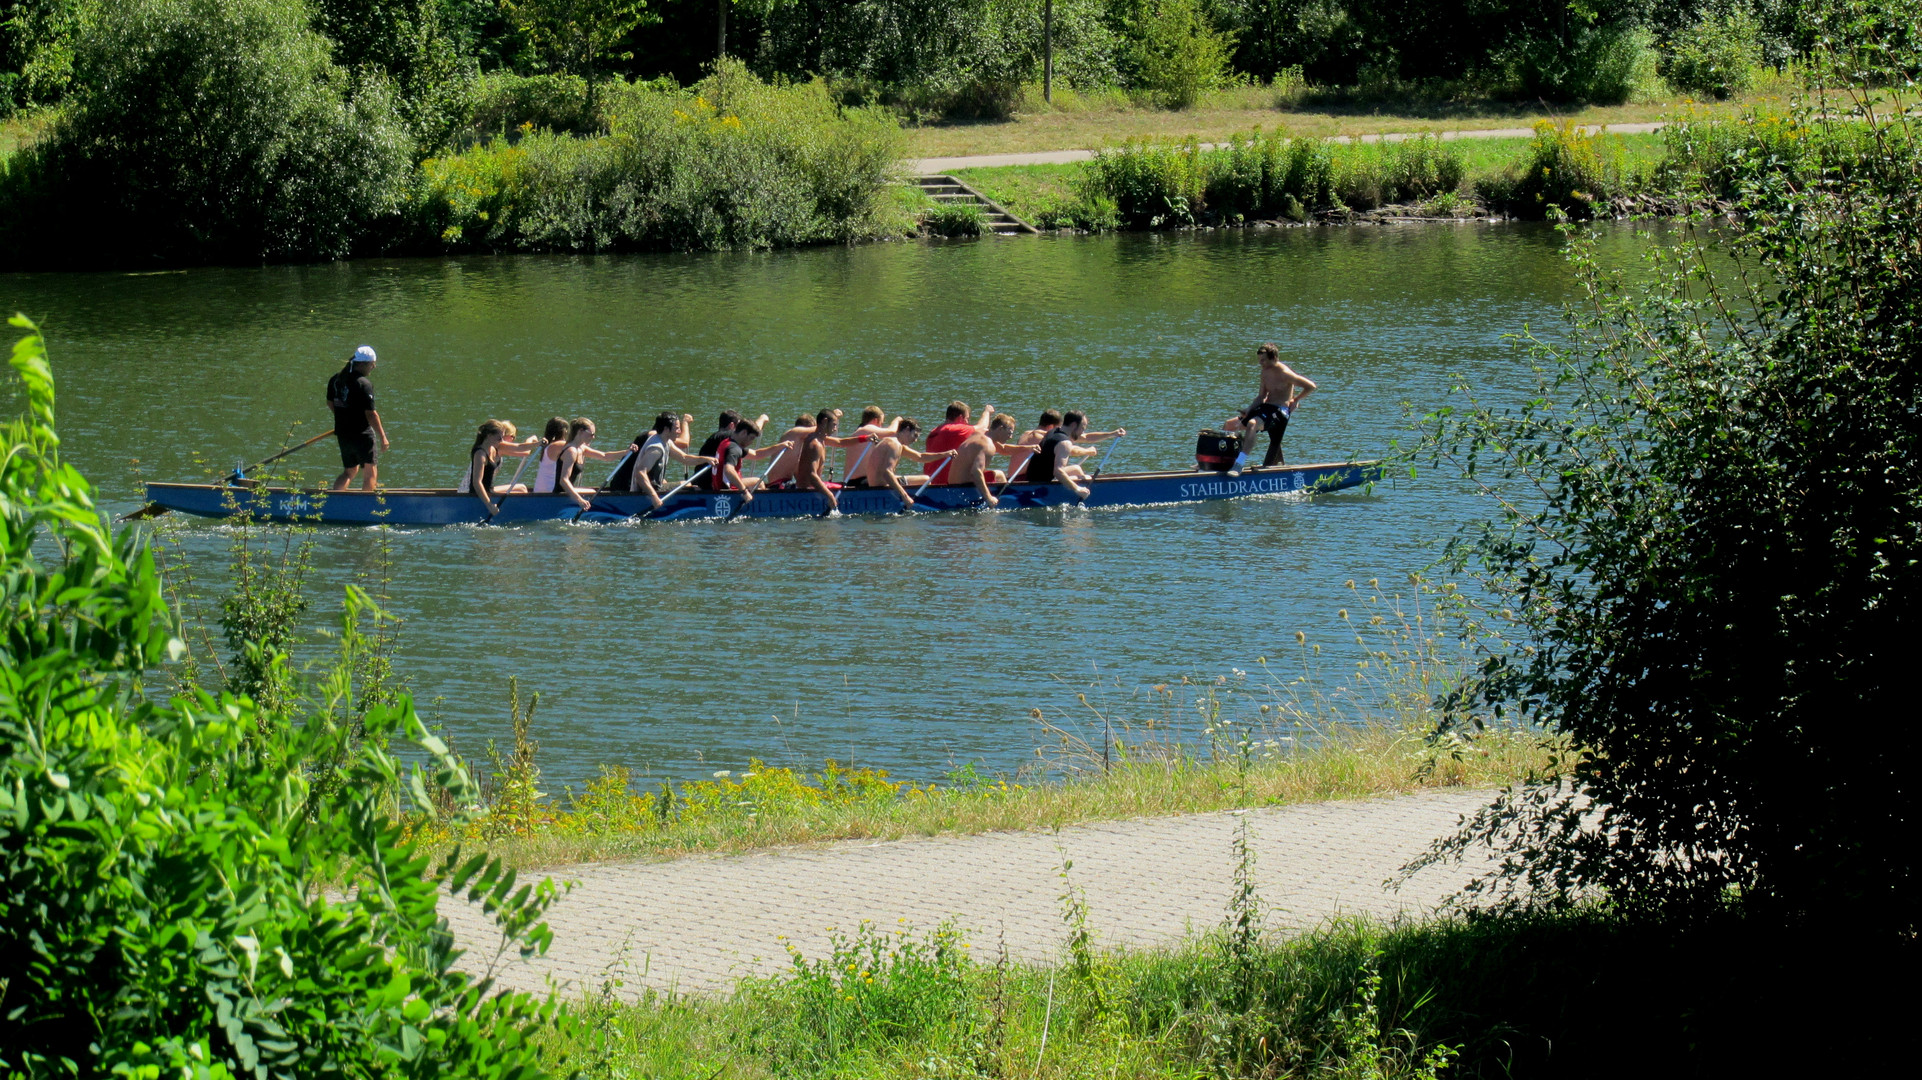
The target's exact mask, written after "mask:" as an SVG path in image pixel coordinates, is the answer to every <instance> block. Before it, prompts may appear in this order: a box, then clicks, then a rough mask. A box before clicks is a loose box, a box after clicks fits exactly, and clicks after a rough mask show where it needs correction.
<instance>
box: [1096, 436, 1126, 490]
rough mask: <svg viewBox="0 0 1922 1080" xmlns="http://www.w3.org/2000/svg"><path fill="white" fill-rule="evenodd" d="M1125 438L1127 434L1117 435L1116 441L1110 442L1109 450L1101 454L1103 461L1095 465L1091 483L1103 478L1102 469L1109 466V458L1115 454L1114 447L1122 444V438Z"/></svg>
mask: <svg viewBox="0 0 1922 1080" xmlns="http://www.w3.org/2000/svg"><path fill="white" fill-rule="evenodd" d="M1125 438H1127V436H1126V435H1116V436H1115V437H1114V441H1113V442H1111V443H1109V444H1108V452H1107V453H1105V454H1103V455H1101V461H1100V462H1099V463H1098V464H1096V465H1095V467H1094V475H1093V476H1090V477H1088V481H1089V483H1093V482H1094V481H1096V480H1099V479H1101V470H1103V469H1105V468H1107V467H1108V459H1109V458H1110V457H1113V456H1114V448H1115V447H1117V446H1120V445H1121V440H1123V439H1125Z"/></svg>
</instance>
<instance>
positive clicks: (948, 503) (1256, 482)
mask: <svg viewBox="0 0 1922 1080" xmlns="http://www.w3.org/2000/svg"><path fill="white" fill-rule="evenodd" d="M1380 472H1381V468H1380V463H1379V462H1375V461H1360V462H1344V463H1339V464H1323V465H1282V466H1276V467H1274V468H1267V469H1251V470H1249V471H1247V472H1244V473H1242V474H1240V475H1238V476H1230V475H1227V474H1226V473H1218V472H1143V473H1127V474H1117V475H1113V476H1096V477H1095V478H1094V479H1092V480H1090V481H1088V482H1087V487H1088V489H1089V494H1088V497H1087V498H1086V499H1077V498H1075V495H1074V492H1072V491H1070V490H1069V489H1068V488H1067V487H1066V486H1064V485H1061V484H1030V483H1021V482H1017V483H1014V484H1012V485H1009V486H1008V487H1006V488H1005V489H1001V488H1000V487H999V485H997V487H996V493H997V495H998V496H999V498H1000V506H999V507H998V508H997V509H1000V510H1027V509H1036V508H1044V507H1058V506H1087V507H1116V506H1157V505H1164V504H1169V503H1190V502H1209V501H1213V500H1217V499H1239V498H1247V497H1250V496H1259V495H1287V494H1294V493H1300V492H1328V491H1339V490H1341V489H1343V488H1352V487H1358V486H1360V485H1362V484H1365V483H1369V482H1371V481H1373V480H1375V479H1378V478H1379V475H1380ZM146 487H147V498H148V499H149V500H151V502H150V506H151V507H153V508H157V509H162V510H176V511H179V512H181V513H185V514H193V515H196V516H199V517H207V518H235V517H243V516H244V517H247V518H249V519H251V520H255V521H279V522H290V523H300V524H325V525H408V526H423V525H481V524H491V525H514V524H521V523H525V522H537V521H584V522H595V523H602V524H613V523H619V522H627V521H691V520H701V519H709V520H731V519H734V518H744V517H745V518H807V517H820V516H822V515H823V514H825V513H826V512H827V509H828V505H827V500H826V499H825V498H823V497H822V496H821V495H819V494H818V493H815V492H812V491H791V490H788V491H770V492H766V493H764V494H760V495H756V496H755V497H754V499H753V500H752V501H745V500H743V499H742V498H741V493H740V492H738V491H720V492H713V491H700V490H696V489H694V488H692V487H688V488H684V489H683V490H681V491H679V492H678V493H676V494H674V495H673V496H671V497H669V498H668V499H667V500H666V501H665V502H663V503H662V504H661V507H660V509H658V510H656V509H654V508H653V507H651V506H650V505H649V504H648V500H647V497H646V496H645V495H641V494H639V493H627V492H619V493H613V492H602V493H599V494H596V495H594V496H593V498H592V499H591V505H590V507H589V508H588V509H587V510H585V511H583V510H582V509H581V508H580V507H579V506H577V505H576V504H575V503H574V501H573V500H572V499H570V498H568V497H567V496H566V495H561V494H539V495H536V494H511V495H497V496H495V504H496V505H497V506H498V507H499V511H500V512H499V513H497V514H495V515H494V516H493V517H492V518H489V517H488V516H487V513H486V510H485V509H484V508H483V507H482V506H481V504H480V501H479V500H478V499H476V498H475V497H474V496H473V495H471V494H465V493H462V492H459V491H455V490H453V489H452V488H385V489H382V490H379V491H372V492H368V491H360V490H357V489H353V490H346V491H327V490H322V489H317V488H286V487H273V486H268V485H259V484H255V483H252V482H250V481H240V482H237V483H225V484H166V483H149V484H147V485H146ZM836 494H837V496H838V498H839V499H840V503H841V512H842V513H843V514H898V513H902V512H903V509H902V506H901V499H900V498H899V497H898V496H897V495H895V494H894V492H893V491H891V490H888V489H886V488H881V489H872V488H843V489H840V490H838V491H837V492H836ZM910 494H913V491H912V489H910ZM985 505H986V503H985V501H984V500H983V499H982V498H981V493H980V492H979V491H977V490H976V489H975V488H974V486H973V485H971V484H940V485H934V486H930V487H928V488H927V489H925V490H923V491H921V492H920V493H919V494H918V495H916V497H915V505H914V510H915V511H916V512H923V513H927V512H943V511H958V510H976V509H981V508H983V507H984V506H985Z"/></svg>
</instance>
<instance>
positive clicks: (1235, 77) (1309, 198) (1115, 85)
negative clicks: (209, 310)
mask: <svg viewBox="0 0 1922 1080" xmlns="http://www.w3.org/2000/svg"><path fill="white" fill-rule="evenodd" d="M1424 7H1425V6H1424V5H1414V6H1412V7H1411V6H1410V5H1408V4H1406V3H1404V2H1403V0H1349V2H1348V3H1346V4H1344V5H1334V4H1320V3H1315V4H1306V3H1297V2H1295V0H1286V2H1281V0H1277V2H1274V3H1267V2H1262V3H1256V2H1253V0H1231V2H1226V3H1213V2H1209V3H1203V2H1202V0H1058V2H1050V3H1048V4H1045V5H1044V4H1043V2H1042V0H961V2H958V3H955V4H941V5H917V4H915V3H910V2H907V0H861V2H859V3H850V4H838V3H823V2H818V0H795V2H792V3H779V4H773V5H769V6H766V7H762V6H758V5H733V4H727V5H724V6H723V7H722V8H717V9H715V10H714V11H712V12H708V13H706V14H707V15H708V16H712V17H714V19H715V21H713V22H710V21H707V19H706V18H705V17H704V16H702V15H697V14H696V13H695V11H694V6H681V5H676V4H667V5H661V6H650V5H647V4H643V3H640V2H638V0H597V2H594V3H572V2H570V3H560V2H557V0H398V2H391V3H389V2H382V3H374V2H372V0H311V2H309V0H34V2H32V3H21V4H15V5H12V6H11V7H8V8H7V11H9V12H12V13H13V14H11V15H9V16H8V17H6V18H4V19H0V115H7V114H10V116H11V118H10V119H8V120H7V121H6V122H5V128H4V131H0V267H7V268H18V269H48V268H71V269H103V268H142V267H148V266H152V265H180V264H195V263H234V264H249V263H259V262H263V261H268V262H275V261H301V260H324V259H336V258H342V257H348V256H355V255H387V254H409V255H436V254H457V253H473V252H482V253H485V252H611V251H647V250H703V249H720V248H764V247H783V246H794V245H805V244H823V243H847V242H852V241H860V240H875V239H885V238H891V237H893V238H898V237H904V236H912V235H918V234H934V235H970V234H973V233H976V232H979V227H978V223H976V222H972V221H969V220H960V219H964V218H968V216H969V215H968V212H967V211H946V212H937V210H936V208H934V207H931V206H928V205H926V204H925V203H924V202H921V201H918V200H917V199H916V198H915V197H914V195H913V194H912V193H909V192H904V191H902V190H900V189H899V188H898V187H896V185H897V184H898V182H899V181H900V180H901V179H902V174H903V173H904V171H905V170H906V167H907V163H908V162H909V161H911V160H913V159H914V158H916V157H920V156H926V155H933V154H941V153H954V152H957V151H961V150H967V151H981V150H993V149H1013V148H1017V147H1021V148H1025V147H1029V146H1046V147H1049V148H1054V147H1059V146H1064V145H1066V146H1088V147H1105V148H1109V150H1110V154H1109V155H1108V156H1106V157H1104V160H1110V161H1120V162H1121V163H1122V165H1123V166H1124V167H1125V168H1126V169H1127V170H1128V171H1130V172H1131V174H1132V176H1131V178H1128V179H1123V178H1119V177H1117V176H1116V175H1115V170H1114V169H1113V168H1103V167H1100V166H1096V167H1091V168H1087V169H1083V170H1080V175H1079V176H1078V177H1077V178H1076V181H1075V184H1074V186H1075V188H1076V194H1075V197H1074V198H1073V199H1072V200H1060V199H1056V200H1052V201H1050V202H1049V203H1047V204H1046V205H1042V206H1033V207H1028V208H1027V210H1028V213H1029V214H1031V215H1033V216H1034V217H1036V218H1039V219H1040V221H1038V222H1036V223H1037V224H1043V225H1044V227H1048V228H1074V229H1083V230H1103V229H1110V228H1151V227H1184V226H1187V225H1191V224H1206V225H1216V224H1235V223H1237V222H1239V221H1242V220H1247V219H1250V218H1253V217H1256V216H1259V217H1260V218H1262V219H1267V220H1281V219H1284V218H1287V217H1291V216H1292V217H1294V218H1296V219H1297V220H1310V219H1314V220H1336V219H1339V218H1340V215H1343V214H1347V213H1352V212H1357V211H1362V212H1365V211H1370V210H1373V209H1375V208H1376V207H1378V206H1381V205H1385V204H1396V205H1399V204H1403V203H1410V202H1416V203H1419V204H1420V206H1421V207H1422V209H1421V213H1423V214H1425V215H1428V216H1438V217H1450V216H1456V212H1457V210H1459V209H1461V208H1464V207H1465V208H1468V209H1470V210H1474V211H1477V212H1482V213H1500V214H1509V215H1517V216H1523V217H1541V216H1544V215H1545V214H1546V213H1547V212H1548V209H1549V207H1551V206H1560V207H1561V208H1562V209H1564V210H1568V211H1570V212H1573V213H1577V214H1578V215H1579V214H1583V213H1588V212H1590V211H1591V210H1592V209H1594V208H1596V207H1598V206H1599V207H1605V208H1607V209H1608V210H1609V211H1610V212H1615V211H1618V210H1621V209H1623V206H1622V205H1621V198H1622V197H1623V196H1625V195H1632V196H1636V197H1638V198H1641V197H1644V196H1645V197H1646V198H1642V200H1641V201H1640V202H1638V203H1636V204H1635V205H1634V207H1633V208H1634V209H1635V210H1637V211H1639V212H1651V211H1665V210H1673V209H1676V208H1679V207H1683V206H1687V205H1691V204H1692V202H1693V201H1695V200H1696V199H1697V198H1698V197H1700V196H1701V195H1702V194H1703V192H1701V191H1698V190H1697V189H1713V188H1714V187H1715V186H1716V185H1715V179H1716V176H1715V173H1714V171H1713V170H1714V168H1715V163H1714V162H1713V161H1704V160H1700V159H1698V158H1697V157H1695V156H1689V155H1682V156H1679V157H1678V156H1676V155H1675V154H1674V153H1673V148H1670V151H1671V152H1670V154H1669V157H1668V159H1666V161H1665V165H1664V168H1663V169H1662V170H1658V171H1659V172H1661V175H1660V176H1654V175H1641V174H1636V175H1634V176H1617V175H1614V174H1612V173H1610V172H1609V170H1608V168H1607V167H1605V166H1603V167H1600V171H1595V170H1589V171H1587V172H1584V171H1583V170H1582V168H1580V167H1579V166H1580V162H1579V161H1575V160H1574V159H1570V161H1569V162H1568V163H1567V164H1569V165H1571V166H1573V167H1574V171H1573V172H1571V173H1570V175H1569V176H1568V177H1567V178H1566V182H1565V183H1562V182H1560V181H1559V180H1558V182H1557V183H1558V184H1559V186H1560V187H1561V188H1565V189H1566V190H1554V189H1555V188H1556V187H1557V184H1550V185H1541V184H1537V183H1534V182H1533V181H1529V180H1528V177H1529V176H1530V175H1531V174H1532V171H1533V170H1534V169H1535V168H1536V167H1537V166H1538V165H1539V164H1540V163H1541V160H1540V159H1541V154H1542V151H1541V150H1540V149H1539V148H1537V149H1536V150H1534V151H1531V152H1527V153H1517V154H1516V155H1514V156H1513V157H1512V158H1511V159H1510V160H1508V161H1506V162H1504V163H1503V167H1502V168H1501V169H1498V170H1491V171H1490V172H1488V173H1487V174H1484V173H1482V172H1473V173H1461V175H1460V179H1459V180H1458V182H1456V183H1453V184H1451V183H1449V182H1448V180H1449V178H1450V177H1451V176H1452V175H1454V173H1451V172H1449V171H1448V170H1449V165H1448V157H1447V155H1446V154H1440V155H1429V156H1430V157H1432V158H1434V161H1433V162H1431V164H1432V165H1436V166H1438V167H1440V168H1441V170H1442V171H1441V172H1436V171H1435V169H1434V168H1428V169H1427V171H1425V172H1422V173H1421V174H1420V175H1419V176H1413V178H1412V179H1411V174H1408V173H1407V170H1406V168H1405V166H1406V165H1407V161H1406V158H1405V155H1397V154H1393V153H1389V152H1387V151H1385V150H1381V151H1365V152H1357V153H1353V154H1350V153H1347V152H1345V151H1341V150H1339V149H1328V148H1326V146H1325V145H1324V143H1323V142H1322V140H1323V139H1324V138H1326V137H1328V136H1332V135H1335V134H1361V133H1368V132H1382V131H1389V130H1394V131H1401V132H1413V133H1421V132H1425V131H1431V130H1434V129H1436V128H1437V127H1449V126H1454V127H1460V126H1463V123H1464V122H1470V123H1476V124H1483V125H1485V124H1486V123H1489V122H1497V123H1520V124H1524V125H1527V124H1535V123H1545V124H1548V125H1549V126H1550V128H1551V129H1553V130H1562V131H1568V130H1572V129H1571V128H1569V127H1568V125H1570V124H1575V123H1595V122H1603V123H1606V122H1609V121H1611V120H1612V121H1615V122H1625V121H1626V120H1628V119H1630V118H1634V119H1664V120H1674V119H1678V118H1679V119H1683V120H1686V121H1687V122H1688V123H1689V124H1690V125H1691V126H1692V127H1693V128H1695V129H1707V128H1709V127H1712V126H1714V125H1715V122H1716V121H1721V120H1725V121H1728V122H1729V123H1730V124H1731V125H1736V126H1740V124H1741V118H1743V117H1752V116H1753V117H1767V116H1777V115H1780V114H1782V113H1783V112H1784V110H1785V109H1787V108H1788V106H1787V104H1786V99H1788V98H1790V97H1792V96H1794V95H1795V94H1798V93H1801V92H1803V90H1804V88H1805V87H1806V86H1807V85H1810V84H1809V83H1808V72H1809V71H1810V70H1811V69H1810V67H1809V57H1810V55H1811V54H1810V49H1811V48H1812V47H1813V43H1814V42H1815V40H1816V37H1817V31H1818V29H1819V19H1817V18H1815V16H1814V15H1813V14H1812V13H1810V12H1807V11H1804V10H1803V8H1802V7H1800V6H1798V5H1793V4H1786V3H1779V2H1777V0H1752V2H1751V0H1729V2H1728V3H1712V4H1704V3H1701V2H1698V0H1656V2H1653V3H1650V2H1647V0H1603V2H1601V3H1589V4H1584V5H1581V6H1580V7H1579V9H1577V8H1574V7H1571V8H1569V10H1568V11H1566V12H1560V13H1557V12H1558V11H1559V5H1547V6H1546V7H1544V6H1543V5H1540V4H1536V3H1532V2H1522V0H1513V2H1510V0H1499V2H1495V3H1489V4H1478V5H1476V6H1475V8H1474V9H1473V10H1472V11H1462V12H1457V13H1454V14H1452V15H1451V16H1449V17H1448V18H1446V19H1441V20H1437V19H1436V18H1435V17H1434V16H1433V15H1432V13H1429V12H1427V11H1425V10H1422V9H1423V8H1424ZM1551 9H1555V10H1551ZM730 13H731V14H730ZM723 15H726V16H727V20H728V21H725V22H722V21H721V17H722V16H723ZM1050 57H1051V59H1050ZM1050 73H1051V74H1050ZM1698 102H1699V103H1700V104H1696V103H1698ZM1230 139H1234V140H1242V141H1249V140H1252V141H1256V142H1261V143H1263V144H1264V145H1266V144H1268V143H1277V142H1286V143H1288V144H1289V146H1290V147H1291V149H1290V150H1289V151H1288V153H1290V154H1292V155H1295V156H1297V157H1300V156H1303V155H1305V156H1306V157H1308V158H1318V159H1326V160H1325V161H1322V163H1321V164H1319V165H1317V164H1312V163H1311V164H1310V165H1308V166H1306V171H1303V168H1302V167H1299V165H1298V166H1295V167H1292V168H1293V169H1294V171H1293V173H1291V174H1290V176H1291V177H1293V178H1292V179H1286V180H1284V179H1281V178H1272V177H1271V178H1265V179H1257V180H1256V181H1255V185H1256V186H1257V187H1258V188H1260V189H1261V190H1260V192H1258V193H1256V194H1255V195H1253V196H1251V197H1249V196H1226V197H1224V196H1223V194H1222V193H1221V192H1220V191H1219V190H1216V189H1218V188H1219V186H1220V184H1219V182H1218V180H1219V178H1218V177H1211V176H1204V175H1202V174H1201V173H1197V172H1196V171H1195V169H1193V168H1189V169H1187V170H1186V171H1185V172H1186V174H1185V175H1183V176H1175V175H1173V172H1180V171H1182V170H1178V169H1171V167H1170V166H1168V165H1167V164H1166V163H1165V162H1161V161H1148V162H1147V164H1148V166H1149V167H1148V168H1147V169H1146V170H1145V171H1144V169H1143V168H1140V167H1138V166H1139V165H1140V164H1141V162H1140V161H1138V160H1137V158H1138V157H1139V155H1138V154H1136V155H1135V156H1130V151H1129V150H1127V149H1126V147H1127V146H1129V145H1134V146H1136V147H1137V149H1139V148H1145V147H1156V148H1160V147H1173V148H1178V147H1179V146H1180V145H1181V144H1182V143H1181V141H1182V140H1188V141H1189V142H1194V141H1200V142H1212V141H1224V140H1230ZM1730 139H1732V140H1734V142H1735V143H1739V142H1741V140H1740V138H1739V137H1736V136H1730ZM1130 140H1145V141H1143V142H1138V143H1130ZM1116 147H1122V149H1115V148H1116ZM1317 147H1321V148H1322V149H1316V148H1317ZM1576 149H1577V150H1579V148H1576ZM1730 149H1732V150H1736V151H1741V150H1742V149H1743V148H1742V147H1741V146H1735V145H1731V147H1730ZM1269 156H1270V157H1272V156H1274V155H1273V154H1270V155H1269ZM1577 156H1579V154H1578V155H1577ZM1142 160H1146V159H1142ZM1204 171H1206V172H1220V171H1221V170H1220V169H1218V168H1215V167H1214V166H1213V165H1210V166H1208V168H1207V169H1206V170H1204ZM1239 171H1241V172H1244V173H1245V172H1246V169H1245V168H1243V169H1240V170H1239ZM1558 171H1567V170H1558ZM1456 172H1460V170H1456ZM1497 173H1501V174H1502V175H1505V176H1507V177H1508V179H1507V181H1506V182H1503V180H1502V176H1501V175H1497ZM1591 173H1592V175H1591ZM1318 176H1319V177H1321V178H1320V179H1316V177H1318ZM1304 177H1305V178H1306V179H1303V178H1304ZM1144 184H1145V186H1143V185H1144ZM1598 184H1600V185H1603V187H1600V188H1598ZM1706 194H1707V196H1708V197H1710V198H1714V197H1722V196H1725V195H1726V192H1725V191H1724V192H1718V191H1713V190H1709V191H1707V192H1706ZM1556 198H1559V199H1560V202H1555V201H1553V200H1554V199H1556ZM1437 200H1439V201H1437ZM949 219H955V220H949Z"/></svg>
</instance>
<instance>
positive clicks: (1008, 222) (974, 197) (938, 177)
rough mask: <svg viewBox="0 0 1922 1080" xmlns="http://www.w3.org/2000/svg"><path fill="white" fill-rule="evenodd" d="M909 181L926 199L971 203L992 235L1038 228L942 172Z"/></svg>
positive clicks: (962, 204)
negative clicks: (978, 211)
mask: <svg viewBox="0 0 1922 1080" xmlns="http://www.w3.org/2000/svg"><path fill="white" fill-rule="evenodd" d="M913 183H914V185H915V186H916V187H918V188H920V189H921V190H922V192H924V193H925V194H926V195H927V196H928V198H930V199H932V200H933V201H935V202H937V203H940V204H941V205H943V206H974V207H978V208H979V209H980V210H981V218H982V224H983V225H984V226H985V227H986V229H987V231H988V232H990V233H992V234H994V235H996V236H1018V235H1022V234H1029V233H1036V232H1039V231H1040V230H1038V229H1036V228H1035V227H1034V226H1032V225H1030V224H1028V223H1027V222H1025V221H1022V220H1021V219H1020V218H1018V217H1015V216H1014V215H1013V214H1010V213H1008V212H1007V211H1006V210H1004V209H1002V208H1001V207H999V206H996V205H995V204H994V202H993V201H992V200H990V199H987V198H984V197H983V196H982V195H981V193H980V192H978V191H976V190H974V189H973V188H971V187H969V186H968V185H966V184H964V183H962V182H961V181H959V180H956V179H955V178H954V177H952V176H947V175H945V174H935V175H930V176H917V177H915V178H914V180H913Z"/></svg>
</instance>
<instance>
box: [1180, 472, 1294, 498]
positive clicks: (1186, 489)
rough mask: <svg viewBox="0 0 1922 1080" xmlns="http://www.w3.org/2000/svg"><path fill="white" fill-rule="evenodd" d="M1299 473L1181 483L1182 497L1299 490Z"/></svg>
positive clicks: (1258, 493) (1262, 493)
mask: <svg viewBox="0 0 1922 1080" xmlns="http://www.w3.org/2000/svg"><path fill="white" fill-rule="evenodd" d="M1300 489H1301V474H1300V473H1289V474H1288V475H1286V476H1256V477H1250V478H1248V479H1246V480H1241V479H1235V480H1226V479H1224V480H1208V481H1204V482H1202V483H1199V484H1183V485H1181V497H1182V498H1184V499H1211V498H1221V497H1227V496H1232V495H1269V494H1273V493H1275V492H1279V491H1299V490H1300Z"/></svg>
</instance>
